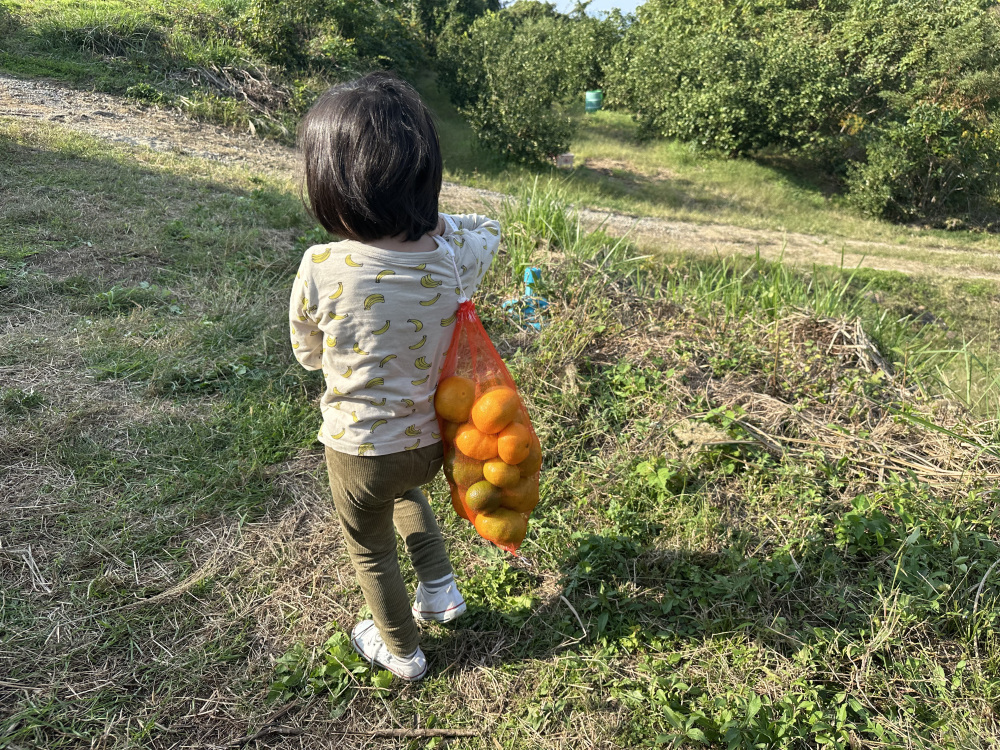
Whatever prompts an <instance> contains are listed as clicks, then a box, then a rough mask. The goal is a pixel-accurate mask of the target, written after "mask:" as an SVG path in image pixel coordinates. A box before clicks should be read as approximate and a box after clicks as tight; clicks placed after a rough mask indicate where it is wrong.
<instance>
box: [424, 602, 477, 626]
mask: <svg viewBox="0 0 1000 750" xmlns="http://www.w3.org/2000/svg"><path fill="white" fill-rule="evenodd" d="M465 610H466V606H465V602H462V603H461V604H457V605H455V606H454V607H449V608H448V609H446V610H444V611H443V612H427V611H422V610H418V609H411V610H410V611H411V612H413V618H414V619H416V620H420V621H422V622H428V621H433V622H451V621H452V620H455V619H458V618H459V617H461V616H462V614H463V613H464V612H465Z"/></svg>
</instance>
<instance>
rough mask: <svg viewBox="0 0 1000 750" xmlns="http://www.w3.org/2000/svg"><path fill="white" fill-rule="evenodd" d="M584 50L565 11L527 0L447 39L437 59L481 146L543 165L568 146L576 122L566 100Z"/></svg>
mask: <svg viewBox="0 0 1000 750" xmlns="http://www.w3.org/2000/svg"><path fill="white" fill-rule="evenodd" d="M579 51H580V50H579V48H576V47H574V45H573V44H572V39H571V29H570V24H569V20H568V19H567V18H566V17H565V16H560V15H559V14H556V13H555V12H554V11H553V10H552V8H551V6H548V5H546V4H543V3H523V2H521V3H516V4H515V5H514V6H512V8H511V9H510V10H504V11H501V12H499V13H488V14H486V15H485V16H482V17H481V18H479V19H477V20H476V21H475V23H473V24H472V26H471V27H470V28H469V30H468V32H466V33H464V34H462V35H461V36H450V37H447V38H443V39H442V41H441V43H440V44H439V46H438V58H439V60H440V61H441V64H440V68H441V78H442V81H443V83H444V85H445V87H446V89H447V90H448V93H449V95H450V97H451V99H452V101H453V102H454V103H455V105H456V106H457V107H458V108H459V111H460V112H461V113H462V114H463V115H464V116H465V117H466V119H467V120H468V121H469V124H470V126H471V127H472V129H473V131H474V132H475V133H476V136H477V137H478V139H479V143H480V145H481V146H482V147H483V148H484V149H485V150H487V151H489V152H491V153H493V154H496V155H498V156H500V157H502V158H504V159H509V160H513V161H521V162H536V163H538V162H543V161H545V160H546V159H548V158H549V157H551V156H553V155H555V154H558V153H560V152H562V151H565V150H566V149H567V148H568V147H569V141H570V138H571V137H572V135H573V125H572V123H571V121H570V120H569V118H568V117H566V115H565V114H564V113H563V112H562V108H561V106H560V105H561V104H562V103H563V102H565V100H566V99H567V98H568V97H569V96H570V95H572V94H573V93H574V90H575V88H576V87H577V86H578V85H579V82H580V74H581V72H582V71H583V67H584V66H583V65H582V64H581V61H580V59H579Z"/></svg>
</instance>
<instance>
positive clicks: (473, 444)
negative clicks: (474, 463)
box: [455, 422, 497, 461]
mask: <svg viewBox="0 0 1000 750" xmlns="http://www.w3.org/2000/svg"><path fill="white" fill-rule="evenodd" d="M455 446H456V447H457V448H458V449H459V450H460V451H462V453H464V454H465V455H466V456H468V457H469V458H478V459H479V460H480V461H487V460H489V459H491V458H495V457H496V455H497V436H496V435H485V434H483V433H482V432H480V431H479V430H477V429H476V428H475V427H474V426H473V425H471V424H469V423H468V422H466V423H465V424H463V425H459V428H458V432H456V433H455Z"/></svg>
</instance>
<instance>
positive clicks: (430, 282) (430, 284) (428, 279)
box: [420, 273, 442, 289]
mask: <svg viewBox="0 0 1000 750" xmlns="http://www.w3.org/2000/svg"><path fill="white" fill-rule="evenodd" d="M441 284H442V282H440V281H438V280H437V279H435V278H434V277H433V276H431V275H430V274H429V273H428V274H426V275H424V276H421V277H420V286H422V287H424V288H425V289H433V288H434V287H436V286H441Z"/></svg>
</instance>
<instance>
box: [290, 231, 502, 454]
mask: <svg viewBox="0 0 1000 750" xmlns="http://www.w3.org/2000/svg"><path fill="white" fill-rule="evenodd" d="M445 223H446V225H448V227H449V228H448V229H447V230H446V231H445V233H444V235H443V236H442V237H441V238H439V239H437V240H436V241H435V244H436V248H435V249H434V250H429V251H417V252H412V253H411V252H399V251H396V252H393V251H388V250H384V249H380V248H375V247H372V246H368V245H363V244H361V243H358V242H352V241H343V242H333V243H328V244H324V245H317V246H314V247H311V248H309V249H308V250H306V251H305V253H304V254H303V256H302V263H301V264H300V266H299V269H298V272H297V274H296V278H295V279H294V281H293V285H292V291H291V295H290V304H289V323H290V329H289V334H290V339H291V345H292V351H293V352H294V354H295V357H296V359H297V360H298V361H299V363H300V364H302V366H303V367H305V368H306V369H309V370H322V371H323V374H324V378H325V380H326V384H327V387H326V392H325V393H324V394H323V396H322V397H321V399H320V411H321V414H322V422H323V424H322V428H321V430H320V432H319V435H318V437H319V440H320V441H321V442H323V443H324V444H326V445H327V446H329V447H331V448H333V449H334V450H337V451H341V452H345V453H350V454H353V455H357V456H372V455H385V454H388V453H395V452H400V451H404V450H416V449H417V448H418V447H423V446H426V445H431V444H433V443H434V442H437V441H439V440H440V435H439V434H438V433H437V418H436V415H435V413H434V407H433V399H434V390H435V388H436V387H437V382H438V379H439V377H440V372H441V366H442V365H443V363H444V356H445V353H446V352H447V349H448V344H449V343H450V340H451V336H452V332H453V331H454V330H455V327H454V323H455V321H456V320H457V316H456V314H455V312H456V308H457V305H458V302H457V300H458V295H457V293H456V294H452V293H451V291H452V290H456V289H458V285H457V284H456V279H455V270H456V266H457V268H458V272H459V280H460V281H461V287H462V288H463V289H464V290H465V293H466V295H467V296H470V297H471V296H472V295H473V293H474V292H475V290H476V288H477V287H478V285H479V283H480V282H481V280H482V276H483V274H485V272H486V270H487V268H488V267H489V265H490V263H491V262H492V259H493V257H494V255H495V253H496V251H497V248H498V245H499V233H500V227H499V224H497V222H495V221H492V220H490V219H487V218H485V217H482V216H476V215H469V216H455V217H445ZM448 247H450V248H451V250H452V251H453V252H454V253H455V261H456V263H455V265H452V262H451V259H450V256H449V254H448V252H447V248H448ZM414 256H416V257H414ZM428 313H430V315H428ZM407 355H408V356H407ZM417 355H419V356H417Z"/></svg>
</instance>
